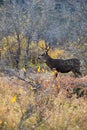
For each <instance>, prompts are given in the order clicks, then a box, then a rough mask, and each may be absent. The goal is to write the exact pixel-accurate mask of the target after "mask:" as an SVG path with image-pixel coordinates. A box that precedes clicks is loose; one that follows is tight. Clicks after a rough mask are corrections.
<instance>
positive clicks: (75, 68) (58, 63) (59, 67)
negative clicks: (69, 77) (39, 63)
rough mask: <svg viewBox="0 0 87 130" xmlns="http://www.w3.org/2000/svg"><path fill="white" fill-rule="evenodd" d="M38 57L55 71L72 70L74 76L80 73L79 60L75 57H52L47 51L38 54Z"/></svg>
mask: <svg viewBox="0 0 87 130" xmlns="http://www.w3.org/2000/svg"><path fill="white" fill-rule="evenodd" d="M39 59H41V60H43V61H44V62H45V63H46V64H47V66H48V67H49V68H51V69H56V71H57V72H61V73H67V72H70V71H72V72H73V73H74V75H75V77H77V76H78V75H81V72H80V60H79V59H77V58H72V59H66V60H63V59H53V58H51V57H50V56H49V55H48V53H44V54H42V55H41V56H39ZM56 76H57V75H56Z"/></svg>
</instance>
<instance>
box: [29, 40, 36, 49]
mask: <svg viewBox="0 0 87 130" xmlns="http://www.w3.org/2000/svg"><path fill="white" fill-rule="evenodd" d="M35 47H36V44H35V42H34V41H32V42H31V44H30V49H32V48H35Z"/></svg>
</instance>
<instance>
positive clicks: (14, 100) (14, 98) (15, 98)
mask: <svg viewBox="0 0 87 130" xmlns="http://www.w3.org/2000/svg"><path fill="white" fill-rule="evenodd" d="M16 100H17V95H15V96H14V97H13V98H12V99H11V102H12V103H15V102H16Z"/></svg>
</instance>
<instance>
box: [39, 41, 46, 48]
mask: <svg viewBox="0 0 87 130" xmlns="http://www.w3.org/2000/svg"><path fill="white" fill-rule="evenodd" d="M38 47H39V48H44V49H45V47H46V43H45V41H44V40H40V41H39V42H38Z"/></svg>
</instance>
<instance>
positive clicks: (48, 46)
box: [45, 43, 51, 53]
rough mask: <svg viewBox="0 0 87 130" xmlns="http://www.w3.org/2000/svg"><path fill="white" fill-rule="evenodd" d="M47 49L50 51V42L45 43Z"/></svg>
mask: <svg viewBox="0 0 87 130" xmlns="http://www.w3.org/2000/svg"><path fill="white" fill-rule="evenodd" d="M45 46H46V47H45V50H46V53H48V51H49V50H50V48H51V47H50V44H49V43H47V44H45Z"/></svg>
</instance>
